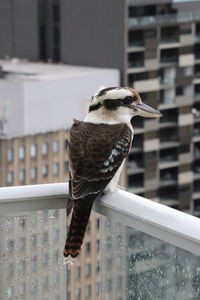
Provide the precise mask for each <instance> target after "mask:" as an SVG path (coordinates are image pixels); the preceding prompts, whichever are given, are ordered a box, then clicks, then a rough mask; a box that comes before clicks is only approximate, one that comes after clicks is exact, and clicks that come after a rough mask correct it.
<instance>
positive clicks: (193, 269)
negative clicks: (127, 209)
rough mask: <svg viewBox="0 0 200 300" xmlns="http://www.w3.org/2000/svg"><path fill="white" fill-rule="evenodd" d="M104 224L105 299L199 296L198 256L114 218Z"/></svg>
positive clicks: (156, 298) (156, 299)
mask: <svg viewBox="0 0 200 300" xmlns="http://www.w3.org/2000/svg"><path fill="white" fill-rule="evenodd" d="M101 222H102V224H101V226H102V227H101V228H102V231H101V284H102V295H101V297H102V299H104V300H110V299H128V300H132V299H141V300H142V299H152V300H159V299H162V300H169V299H170V300H171V299H178V300H185V299H198V298H199V297H200V289H199V283H200V269H199V264H200V257H199V256H196V255H194V254H192V253H190V252H188V251H185V250H183V249H181V248H178V247H175V246H174V245H172V244H169V243H166V242H164V241H162V240H159V239H157V238H154V237H152V236H150V235H148V234H146V233H143V232H141V231H138V230H135V229H133V228H131V227H129V226H124V225H123V224H121V223H117V222H115V221H112V220H111V219H110V220H109V226H108V225H107V218H105V217H101ZM119 237H120V238H119ZM110 238H111V239H112V244H110V247H109V248H108V247H107V240H108V239H110ZM110 260H112V261H113V263H111V264H109V267H108V262H109V261H110ZM116 295H117V297H118V298H117V297H116Z"/></svg>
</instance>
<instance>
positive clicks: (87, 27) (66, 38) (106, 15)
mask: <svg viewBox="0 0 200 300" xmlns="http://www.w3.org/2000/svg"><path fill="white" fill-rule="evenodd" d="M125 13H126V10H125V1H124V0H117V1H116V0H109V1H99V0H84V1H78V0H67V1H66V0H62V1H61V22H62V23H61V57H62V61H63V62H64V63H67V64H75V65H89V66H98V67H108V68H110V67H111V68H117V69H120V71H122V70H123V69H124V55H125V54H124V45H125V32H126V31H125V30H126V26H124V24H125V21H126V20H125Z"/></svg>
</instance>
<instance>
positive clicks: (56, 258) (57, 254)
mask: <svg viewBox="0 0 200 300" xmlns="http://www.w3.org/2000/svg"><path fill="white" fill-rule="evenodd" d="M53 256H54V262H55V263H58V262H59V252H58V250H57V251H55V252H54V255H53Z"/></svg>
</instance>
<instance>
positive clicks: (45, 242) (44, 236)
mask: <svg viewBox="0 0 200 300" xmlns="http://www.w3.org/2000/svg"><path fill="white" fill-rule="evenodd" d="M48 236H49V234H48V232H47V231H45V232H43V234H42V245H43V246H44V247H45V246H47V244H48Z"/></svg>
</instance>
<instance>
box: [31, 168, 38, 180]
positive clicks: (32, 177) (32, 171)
mask: <svg viewBox="0 0 200 300" xmlns="http://www.w3.org/2000/svg"><path fill="white" fill-rule="evenodd" d="M30 173H31V179H32V180H34V179H36V177H37V168H36V167H33V168H31V170H30Z"/></svg>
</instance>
